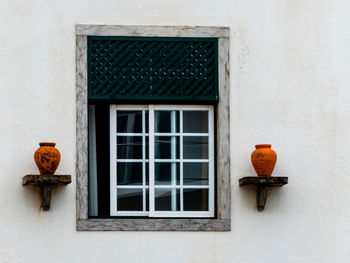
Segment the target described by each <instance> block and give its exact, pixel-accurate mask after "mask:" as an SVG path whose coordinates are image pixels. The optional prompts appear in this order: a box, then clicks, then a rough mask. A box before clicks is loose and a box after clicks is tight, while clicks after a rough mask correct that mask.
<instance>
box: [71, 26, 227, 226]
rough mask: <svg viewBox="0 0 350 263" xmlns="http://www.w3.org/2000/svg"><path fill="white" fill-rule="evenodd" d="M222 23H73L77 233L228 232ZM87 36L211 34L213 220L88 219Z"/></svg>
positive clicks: (225, 47) (225, 49)
mask: <svg viewBox="0 0 350 263" xmlns="http://www.w3.org/2000/svg"><path fill="white" fill-rule="evenodd" d="M229 35H230V30H229V28H228V27H202V26H196V27H187V26H121V25H119V26H115V25H77V26H76V107H77V115H76V118H77V119H76V123H77V126H76V143H77V145H76V147H77V164H76V168H77V178H76V187H77V189H76V190H77V191H76V199H77V206H76V213H77V214H76V219H77V230H80V231H106V230H114V231H230V230H231V184H230V121H229V117H230V116H229V114H230V104H229V98H230V81H229ZM87 36H145V37H212V38H218V47H219V103H218V105H217V111H216V120H217V127H216V218H213V219H171V218H169V219H157V218H150V219H120V218H110V219H89V216H88V125H87V124H88V105H87V103H88V97H87Z"/></svg>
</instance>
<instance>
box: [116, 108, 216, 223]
mask: <svg viewBox="0 0 350 263" xmlns="http://www.w3.org/2000/svg"><path fill="white" fill-rule="evenodd" d="M117 110H130V111H132V110H142V133H117V132H116V131H117V121H116V112H117ZM155 110H167V111H171V110H178V111H179V113H180V115H179V118H180V120H179V123H180V127H179V128H180V131H179V132H178V133H176V132H175V131H176V129H175V125H176V121H175V112H174V114H172V118H171V121H172V122H171V124H172V125H171V132H170V133H155V132H154V111H155ZM191 110H193V111H200V110H203V111H208V133H183V111H191ZM145 111H148V114H149V117H148V120H146V117H145ZM110 118H111V119H110V120H111V125H110V138H111V141H110V143H111V144H110V145H111V147H110V159H111V160H110V169H111V170H110V171H111V176H110V177H111V178H110V184H111V189H110V190H111V192H110V193H111V201H110V203H111V210H110V212H111V216H150V217H198V218H199V217H213V216H214V206H215V197H214V187H215V186H214V181H215V180H214V107H213V106H208V105H200V106H196V105H182V106H180V105H179V106H178V105H148V106H146V105H111V107H110ZM146 121H149V132H148V133H146V132H145V131H146V130H145V122H146ZM117 136H140V137H142V149H143V151H142V159H117V153H116V148H117V147H116V137H117ZM147 136H148V137H149V160H146V156H145V149H146V137H147ZM155 136H179V141H180V153H179V154H180V158H179V159H175V158H176V147H175V141H174V139H175V138H174V137H172V141H171V142H172V143H171V157H172V158H171V159H155V155H154V152H155V149H154V137H155ZM184 136H207V137H208V151H209V152H208V159H183V137H184ZM117 162H120V163H122V162H125V163H131V162H138V163H142V185H119V186H117V183H116V182H117V174H116V163H117ZM155 162H168V163H179V164H180V185H175V184H176V166H173V165H172V168H171V172H172V176H171V185H155V178H154V165H155ZM146 163H148V164H149V168H148V169H149V185H146V170H145V169H146ZM183 163H208V166H209V167H208V168H209V169H208V173H209V175H208V185H183ZM117 189H142V191H143V195H142V196H143V202H142V208H143V209H142V211H118V210H117V191H118V190H117ZM146 189H148V191H149V211H146ZM155 189H169V190H171V193H172V194H171V196H172V210H175V208H176V202H177V200H176V191H177V190H176V189H178V190H179V191H180V211H155ZM184 189H208V211H183V210H184V205H183V202H184V200H183V190H184Z"/></svg>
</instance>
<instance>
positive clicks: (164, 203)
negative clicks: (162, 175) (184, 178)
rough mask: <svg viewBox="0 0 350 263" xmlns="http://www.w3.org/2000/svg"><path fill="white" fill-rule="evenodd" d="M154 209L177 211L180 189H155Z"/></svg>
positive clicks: (178, 208)
mask: <svg viewBox="0 0 350 263" xmlns="http://www.w3.org/2000/svg"><path fill="white" fill-rule="evenodd" d="M154 198H155V210H156V211H179V210H180V190H179V189H155V191H154Z"/></svg>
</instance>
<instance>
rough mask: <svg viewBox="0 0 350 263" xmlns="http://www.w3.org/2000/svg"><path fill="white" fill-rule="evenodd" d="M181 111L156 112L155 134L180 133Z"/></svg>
mask: <svg viewBox="0 0 350 263" xmlns="http://www.w3.org/2000/svg"><path fill="white" fill-rule="evenodd" d="M179 119H180V118H179V111H158V110H156V111H154V132H179V127H180V125H179V123H180V122H179Z"/></svg>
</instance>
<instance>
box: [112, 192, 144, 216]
mask: <svg viewBox="0 0 350 263" xmlns="http://www.w3.org/2000/svg"><path fill="white" fill-rule="evenodd" d="M117 209H118V211H142V189H117Z"/></svg>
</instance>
